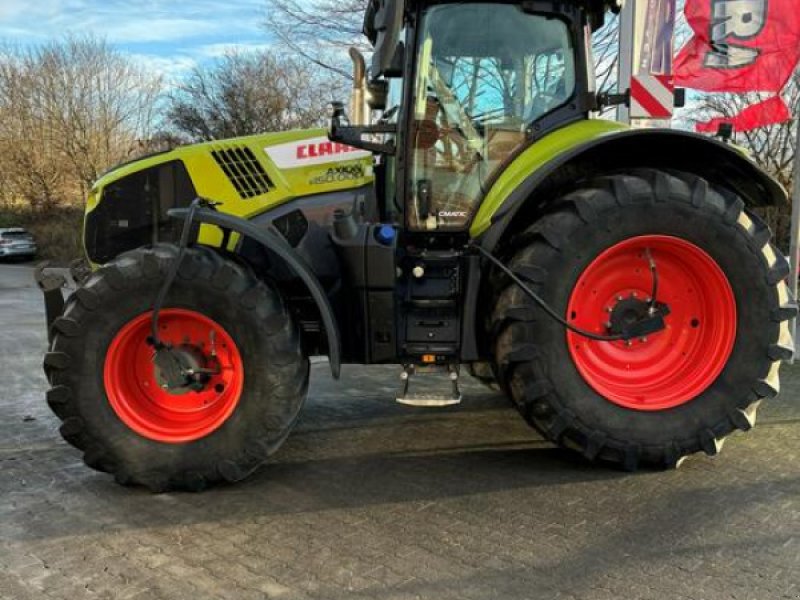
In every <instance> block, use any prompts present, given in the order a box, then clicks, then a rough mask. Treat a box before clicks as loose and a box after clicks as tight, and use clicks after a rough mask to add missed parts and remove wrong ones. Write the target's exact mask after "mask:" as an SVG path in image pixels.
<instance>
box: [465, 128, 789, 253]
mask: <svg viewBox="0 0 800 600" xmlns="http://www.w3.org/2000/svg"><path fill="white" fill-rule="evenodd" d="M545 139H546V138H545ZM543 141H544V140H542V142H543ZM542 142H539V143H542ZM535 147H536V144H534V146H533V147H532V148H531V149H533V148H535ZM524 157H525V153H523V154H522V155H520V157H519V158H518V159H517V161H519V160H520V159H523V158H524ZM517 161H514V162H515V163H517ZM572 166H581V167H582V168H584V169H588V170H591V171H592V172H595V173H596V174H603V173H610V172H613V171H614V170H620V169H631V168H655V169H662V170H669V169H673V170H678V171H686V172H689V173H694V174H696V175H698V176H700V177H703V178H704V179H707V180H708V181H710V182H712V183H715V184H717V185H720V186H723V187H728V188H731V189H734V190H736V191H737V193H739V194H740V195H741V196H742V197H743V198H744V200H745V202H746V204H748V205H749V206H754V207H759V206H775V205H780V204H782V203H785V202H787V195H786V191H785V190H784V188H783V187H782V186H781V184H780V183H778V181H777V180H775V179H774V178H773V177H771V176H770V175H769V174H767V173H765V172H764V171H763V170H762V169H761V168H759V167H758V165H756V163H754V162H753V161H752V160H750V159H749V158H748V157H747V156H746V154H744V152H743V151H742V150H741V149H739V148H738V147H736V146H733V145H731V144H726V143H724V142H721V141H718V140H715V139H711V138H708V137H704V136H701V135H697V134H694V133H690V132H683V131H674V130H669V129H664V130H648V129H635V130H625V131H616V132H614V131H606V132H602V133H599V135H595V136H594V137H593V138H592V139H589V140H584V141H582V142H581V143H577V144H576V145H574V146H572V147H571V148H568V149H562V151H561V152H559V153H558V154H556V155H555V156H554V157H553V158H552V159H551V160H550V161H549V162H547V163H546V164H545V165H542V166H538V168H536V169H532V170H529V174H528V175H527V176H526V177H525V178H524V179H522V181H521V182H520V183H519V184H518V185H516V186H515V187H514V188H513V189H509V190H508V191H507V192H506V193H504V194H502V197H501V198H498V197H496V196H497V195H495V197H493V198H490V196H492V195H493V194H492V191H491V190H490V192H489V194H488V195H487V200H488V199H491V200H492V206H491V207H488V208H490V209H491V210H490V211H487V210H485V209H484V208H483V207H481V208H482V210H481V211H479V213H478V216H479V217H481V216H482V217H483V218H482V219H481V221H480V222H474V223H473V225H472V228H471V230H470V233H471V234H472V235H473V237H478V236H481V237H482V240H481V242H482V246H483V247H484V248H487V249H489V250H492V249H493V248H495V246H496V245H497V244H498V242H499V241H500V240H501V238H502V237H503V235H504V234H505V233H506V230H507V229H508V228H509V226H510V225H511V223H512V222H513V221H514V218H515V217H516V216H517V214H518V213H519V211H520V209H522V207H523V206H526V205H528V203H529V202H533V203H534V204H536V205H538V206H540V208H544V206H545V204H544V203H545V202H546V201H547V198H545V197H544V196H543V195H539V197H537V192H538V191H539V190H540V189H543V187H544V186H545V185H547V184H548V182H550V181H552V180H553V179H554V178H555V176H556V175H557V174H558V173H559V172H563V171H562V170H563V169H565V168H570V167H572ZM520 167H524V165H519V164H516V165H515V164H513V163H512V165H510V166H509V169H520ZM527 210H528V209H527V208H526V211H527ZM481 213H483V214H482V215H481Z"/></svg>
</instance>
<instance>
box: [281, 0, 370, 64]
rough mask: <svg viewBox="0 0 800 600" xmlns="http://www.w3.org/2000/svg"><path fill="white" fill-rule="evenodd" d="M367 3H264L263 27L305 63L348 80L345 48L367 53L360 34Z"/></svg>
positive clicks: (321, 0) (307, 0)
mask: <svg viewBox="0 0 800 600" xmlns="http://www.w3.org/2000/svg"><path fill="white" fill-rule="evenodd" d="M368 4H369V0H267V20H266V27H267V29H269V31H270V33H272V34H273V35H274V36H275V37H276V38H277V39H278V40H280V42H281V43H282V45H284V46H285V47H286V48H287V49H289V50H291V51H292V52H294V53H295V54H298V55H299V56H300V57H302V58H304V59H305V60H307V61H309V62H311V63H313V64H315V65H318V66H320V67H323V68H325V69H328V70H330V71H333V72H334V73H336V74H338V75H339V76H341V77H344V78H345V79H349V78H350V68H349V66H348V60H347V49H348V48H349V47H350V46H356V47H357V48H359V49H361V50H363V51H365V52H367V51H369V45H368V44H367V39H366V38H365V37H364V36H363V35H362V33H361V29H362V25H363V19H364V12H365V10H366V8H367V5H368Z"/></svg>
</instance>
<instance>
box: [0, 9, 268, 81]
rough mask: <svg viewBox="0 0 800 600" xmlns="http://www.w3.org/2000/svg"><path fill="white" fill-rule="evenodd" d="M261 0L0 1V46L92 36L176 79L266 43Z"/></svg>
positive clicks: (140, 62)
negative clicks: (233, 52)
mask: <svg viewBox="0 0 800 600" xmlns="http://www.w3.org/2000/svg"><path fill="white" fill-rule="evenodd" d="M264 10H265V1H264V0H237V1H236V2H230V3H228V2H221V1H220V0H190V1H189V2H176V1H175V0H139V1H138V2H131V1H130V0H0V43H2V42H10V43H12V44H18V45H21V46H25V45H30V44H37V43H42V42H44V41H47V40H50V39H57V38H60V37H63V36H64V35H68V34H73V35H92V36H94V37H98V38H102V39H106V40H108V42H109V43H111V44H112V45H114V46H115V47H117V48H118V49H120V50H121V51H123V52H125V53H127V54H129V55H130V56H131V57H132V58H133V59H134V60H135V61H136V62H137V63H139V64H141V65H143V66H144V67H146V68H147V69H149V70H152V71H154V72H156V73H158V74H161V75H162V76H164V77H165V79H169V80H174V79H175V78H177V77H180V76H181V75H183V74H185V73H187V72H189V71H190V70H191V69H192V68H193V67H195V66H197V65H198V64H201V63H203V62H206V61H209V60H212V59H214V58H217V57H219V56H221V55H223V54H224V53H225V52H227V51H229V50H231V49H245V50H250V49H256V48H258V49H260V48H266V47H268V46H269V36H268V34H267V33H266V32H265V31H264V30H263V28H262V23H263V21H264V19H263V16H264Z"/></svg>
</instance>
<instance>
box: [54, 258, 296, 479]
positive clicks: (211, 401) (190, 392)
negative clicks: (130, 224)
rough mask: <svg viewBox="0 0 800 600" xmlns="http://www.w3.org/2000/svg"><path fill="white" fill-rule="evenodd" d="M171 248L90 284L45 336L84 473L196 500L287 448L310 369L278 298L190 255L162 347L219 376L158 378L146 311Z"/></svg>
mask: <svg viewBox="0 0 800 600" xmlns="http://www.w3.org/2000/svg"><path fill="white" fill-rule="evenodd" d="M175 260H177V250H176V249H175V248H174V247H172V246H156V247H155V248H152V249H138V250H134V251H132V252H128V253H126V254H123V255H121V256H120V257H119V258H117V259H116V260H114V261H113V262H111V263H109V264H108V265H106V266H104V267H102V268H101V269H99V270H98V271H96V272H94V273H93V274H91V275H89V276H88V277H87V278H86V280H85V281H84V283H83V285H82V286H81V287H80V288H79V289H78V290H77V291H76V292H75V293H74V294H73V295H72V296H71V297H70V298H69V300H68V301H67V304H66V308H65V311H64V314H63V316H62V317H60V318H59V319H57V320H56V321H55V323H54V325H53V328H54V333H55V335H54V338H53V341H52V344H51V348H50V351H49V352H48V354H47V356H46V358H45V372H46V373H47V376H48V379H49V381H50V384H51V386H52V387H51V389H50V391H49V392H48V394H47V399H48V403H49V405H50V407H51V408H52V409H53V411H54V412H55V413H56V415H58V416H59V417H60V418H61V420H62V421H63V424H62V426H61V428H60V431H61V434H62V436H63V437H64V439H65V440H66V441H67V442H69V443H70V444H72V445H73V446H75V447H76V448H78V449H80V450H82V451H83V453H84V454H83V458H84V461H85V462H86V464H87V465H89V466H90V467H92V468H95V469H97V470H100V471H105V472H109V473H113V474H114V476H115V478H116V480H117V481H118V482H120V483H122V484H141V485H144V486H147V487H148V488H150V489H151V490H153V491H165V490H168V489H187V490H194V491H196V490H201V489H203V488H205V487H207V486H208V485H210V484H214V483H216V482H219V481H229V482H233V481H238V480H241V479H243V478H244V477H246V476H248V475H249V474H250V473H252V472H253V471H254V470H255V469H256V468H257V467H258V466H259V465H260V464H262V463H263V462H264V460H266V458H267V457H268V456H269V455H270V454H271V453H272V452H274V451H275V450H276V449H277V448H278V447H279V446H280V444H281V443H282V442H283V441H284V440H285V438H286V437H287V435H288V434H289V431H290V430H291V428H292V426H293V425H294V423H295V421H296V420H297V417H298V415H299V412H300V409H301V407H302V404H303V401H304V399H305V395H306V390H307V384H308V372H309V366H308V360H307V358H306V357H305V355H304V354H303V351H302V349H301V345H300V339H299V332H298V330H297V327H296V326H295V324H294V323H293V322H292V319H291V317H290V315H289V314H288V312H287V311H286V308H285V307H284V305H283V303H282V301H281V298H280V296H279V295H278V294H277V293H276V292H275V291H273V290H271V289H270V288H269V287H268V286H267V285H266V284H265V283H264V282H262V281H259V280H258V279H256V278H255V277H254V276H253V274H252V273H251V272H250V271H249V270H248V269H247V268H245V267H243V266H241V265H239V264H237V263H235V262H232V261H230V260H226V259H224V258H222V257H221V256H220V255H219V254H218V253H216V252H215V251H213V250H211V249H209V248H203V247H194V248H189V249H187V251H186V254H185V256H184V259H183V261H182V263H181V265H180V268H179V271H178V276H177V277H176V280H175V282H174V284H173V286H172V288H171V290H170V293H169V295H168V296H167V299H166V302H165V305H164V306H165V308H164V309H163V311H162V313H161V314H160V318H159V325H160V330H161V332H160V335H161V336H162V337H163V339H164V340H165V341H167V342H169V343H171V344H173V345H175V346H181V347H184V348H189V349H190V354H189V355H190V356H196V357H197V360H198V361H201V362H202V361H209V362H208V364H209V365H212V364H213V365H216V366H215V367H214V369H211V370H215V371H217V374H215V375H213V376H212V377H211V379H210V381H208V382H207V385H206V386H205V387H204V389H202V390H194V389H183V390H179V391H177V392H176V391H170V390H167V389H164V385H165V384H163V383H162V382H160V380H159V379H158V377H157V376H156V375H155V374H154V369H153V363H152V355H153V351H154V350H153V347H152V345H151V344H150V343H149V342H148V336H149V334H150V329H149V327H150V318H149V315H150V311H151V309H152V305H153V301H154V299H155V297H156V294H157V292H158V290H159V288H160V287H161V285H162V283H163V281H164V278H165V277H166V274H167V273H168V271H169V269H170V267H171V265H172V264H173V263H174V261H175Z"/></svg>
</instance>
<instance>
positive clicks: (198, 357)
mask: <svg viewBox="0 0 800 600" xmlns="http://www.w3.org/2000/svg"><path fill="white" fill-rule="evenodd" d="M153 370H154V375H155V378H156V382H157V383H158V385H159V386H160V387H161V389H163V390H167V391H168V392H169V393H170V394H178V395H180V394H187V393H189V392H202V391H203V390H204V389H205V388H206V386H207V385H208V383H209V381H210V380H211V374H212V373H214V372H215V371H217V372H218V370H219V364H218V363H217V361H216V360H215V359H214V358H213V357H210V356H206V355H205V354H204V352H203V349H202V348H200V347H199V346H194V345H191V344H183V345H181V346H178V347H175V348H172V347H165V348H161V349H159V350H156V352H155V354H154V355H153Z"/></svg>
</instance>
